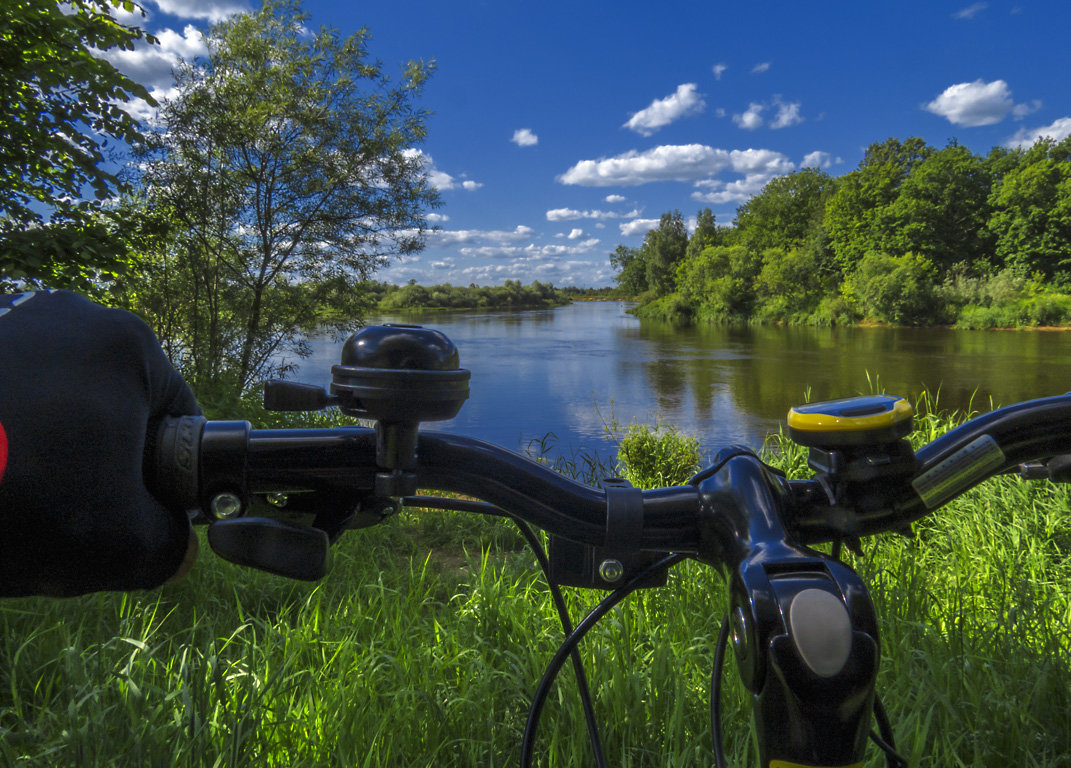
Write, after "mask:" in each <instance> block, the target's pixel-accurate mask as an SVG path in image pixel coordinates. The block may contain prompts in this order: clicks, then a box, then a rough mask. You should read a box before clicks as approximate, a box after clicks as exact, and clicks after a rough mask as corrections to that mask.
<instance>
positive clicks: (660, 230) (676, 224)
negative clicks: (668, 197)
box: [641, 211, 688, 296]
mask: <svg viewBox="0 0 1071 768" xmlns="http://www.w3.org/2000/svg"><path fill="white" fill-rule="evenodd" d="M687 248H688V232H687V230H686V229H685V226H684V219H683V218H682V217H681V212H680V211H673V212H672V213H663V214H662V218H661V220H660V221H659V223H658V226H657V227H655V228H654V229H652V230H650V231H649V232H648V233H647V234H646V235H645V236H644V238H643V246H642V247H641V251H642V253H643V262H644V265H645V267H646V269H647V287H648V288H649V289H650V290H652V291H654V292H655V295H656V296H665V295H666V294H667V293H671V292H672V291H673V289H674V288H675V287H676V281H675V278H676V274H677V265H678V264H680V263H681V261H683V260H684V253H685V251H686V250H687Z"/></svg>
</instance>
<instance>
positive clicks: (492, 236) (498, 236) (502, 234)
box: [427, 224, 534, 248]
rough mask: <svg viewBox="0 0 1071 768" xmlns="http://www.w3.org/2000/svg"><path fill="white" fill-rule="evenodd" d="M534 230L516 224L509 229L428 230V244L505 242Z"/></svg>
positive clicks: (519, 237) (524, 238)
mask: <svg viewBox="0 0 1071 768" xmlns="http://www.w3.org/2000/svg"><path fill="white" fill-rule="evenodd" d="M533 232H534V230H533V229H532V228H531V227H526V226H524V225H523V224H518V225H517V227H516V228H514V229H513V230H511V231H507V230H499V229H490V230H488V229H444V230H438V231H432V232H428V233H427V235H428V246H429V247H439V248H446V247H449V246H454V245H469V244H473V243H481V242H482V243H492V244H505V243H516V242H520V241H522V240H528V239H529V238H531V237H532V234H533Z"/></svg>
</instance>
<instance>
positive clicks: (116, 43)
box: [0, 0, 156, 293]
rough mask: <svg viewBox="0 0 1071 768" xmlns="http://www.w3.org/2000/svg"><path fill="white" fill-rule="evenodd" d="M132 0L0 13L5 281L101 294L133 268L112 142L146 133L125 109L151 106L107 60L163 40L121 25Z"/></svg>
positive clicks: (14, 4) (11, 5)
mask: <svg viewBox="0 0 1071 768" xmlns="http://www.w3.org/2000/svg"><path fill="white" fill-rule="evenodd" d="M113 8H115V9H122V10H124V11H126V12H133V11H134V10H135V5H134V4H133V3H132V2H130V1H129V0H68V2H64V3H61V2H57V0H11V1H10V2H8V3H5V6H4V12H3V13H2V14H0V92H2V93H3V94H4V99H3V101H0V137H3V141H0V275H3V276H5V277H7V278H13V279H19V280H25V281H28V282H30V283H31V284H47V285H51V286H55V287H69V288H75V289H78V290H82V291H84V292H89V293H93V292H94V290H95V289H96V288H97V287H99V286H100V284H101V283H102V282H106V281H108V280H110V279H113V278H114V277H115V276H116V275H118V274H121V273H123V272H125V271H126V270H127V269H128V268H129V259H128V256H127V248H128V243H127V242H126V238H125V237H124V236H123V232H124V229H125V227H124V225H126V226H129V221H126V220H124V219H123V218H122V217H120V216H119V215H118V214H117V212H116V211H114V210H113V209H112V208H111V207H110V206H109V204H108V202H109V200H110V199H111V198H113V197H114V196H115V195H116V194H117V193H118V192H120V191H121V190H122V189H123V185H122V184H120V181H119V179H118V178H117V176H116V175H115V174H114V173H112V172H111V171H110V170H109V163H108V161H109V159H112V158H109V156H108V152H109V147H108V144H109V142H116V141H117V142H121V143H127V144H130V143H134V142H137V141H138V140H140V138H141V136H142V134H141V127H140V126H139V124H138V122H137V121H136V120H135V119H134V118H133V117H131V116H130V115H129V114H128V113H127V112H126V111H124V109H123V107H122V106H121V105H122V104H123V103H124V102H127V101H129V100H130V99H132V98H135V97H136V98H141V99H144V100H145V101H147V102H149V103H150V104H151V103H153V101H152V97H150V96H149V93H148V92H147V91H146V90H145V89H144V88H143V87H142V86H141V85H139V84H138V83H136V82H134V81H133V80H131V79H130V78H128V77H126V76H125V75H123V74H121V73H120V72H119V71H118V70H117V69H116V68H115V67H114V66H113V65H112V64H111V63H110V62H109V61H107V60H106V59H105V58H104V57H103V55H102V54H104V53H107V52H108V51H113V50H117V49H118V50H130V49H132V48H133V46H134V43H135V41H138V40H144V41H146V42H148V43H154V42H156V41H155V38H153V37H152V36H151V35H148V34H146V33H145V32H143V31H142V30H140V29H138V28H137V27H131V26H127V25H125V24H122V23H120V22H119V21H118V20H117V19H116V16H115V15H113V10H112V9H113ZM87 194H88V197H87V198H86V197H84V196H85V195H87Z"/></svg>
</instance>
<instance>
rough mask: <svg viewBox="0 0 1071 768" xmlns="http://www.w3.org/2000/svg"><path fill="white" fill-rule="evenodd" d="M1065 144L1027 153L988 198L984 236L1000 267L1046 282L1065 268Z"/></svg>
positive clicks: (1069, 264)
mask: <svg viewBox="0 0 1071 768" xmlns="http://www.w3.org/2000/svg"><path fill="white" fill-rule="evenodd" d="M1068 154H1071V138H1068V139H1064V140H1063V141H1062V142H1061V143H1060V144H1053V143H1052V142H1051V141H1048V140H1043V141H1041V142H1039V143H1038V144H1036V145H1035V146H1034V147H1032V148H1031V149H1030V150H1029V151H1027V152H1026V153H1025V154H1024V155H1023V156H1022V157H1021V158H1020V161H1019V163H1018V165H1016V166H1015V167H1014V168H1012V169H1010V170H1008V172H1007V173H1006V174H1005V175H1004V176H1003V178H1002V179H1001V180H1000V183H999V184H997V185H996V186H995V187H994V188H993V191H992V194H991V195H990V202H991V204H992V206H993V215H992V218H991V219H990V221H989V228H990V231H991V232H992V233H993V234H994V235H995V236H996V255H997V257H998V258H1000V259H1002V260H1003V261H1004V262H1005V263H1007V264H1009V265H1012V266H1018V267H1022V268H1023V269H1026V270H1027V271H1030V272H1034V271H1039V272H1041V273H1043V274H1044V275H1046V276H1047V277H1052V276H1054V275H1055V274H1056V273H1057V272H1061V271H1064V270H1066V269H1068V268H1071V160H1069V158H1068Z"/></svg>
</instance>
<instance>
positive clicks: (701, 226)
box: [684, 208, 726, 261]
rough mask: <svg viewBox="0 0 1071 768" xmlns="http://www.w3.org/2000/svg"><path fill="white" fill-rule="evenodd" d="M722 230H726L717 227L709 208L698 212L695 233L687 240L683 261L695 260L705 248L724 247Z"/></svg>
mask: <svg viewBox="0 0 1071 768" xmlns="http://www.w3.org/2000/svg"><path fill="white" fill-rule="evenodd" d="M724 229H726V228H724V227H719V226H718V222H717V221H716V220H715V218H714V214H713V213H711V212H710V209H709V208H704V209H703V210H701V211H699V213H698V214H696V217H695V231H694V232H692V236H691V237H689V238H688V247H687V248H686V249H685V251H684V260H685V261H691V260H692V259H695V258H696V257H698V256H699V254H700V253H702V252H703V250H704V249H705V248H709V247H710V246H712V245H725V232H724V231H723V230H724Z"/></svg>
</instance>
